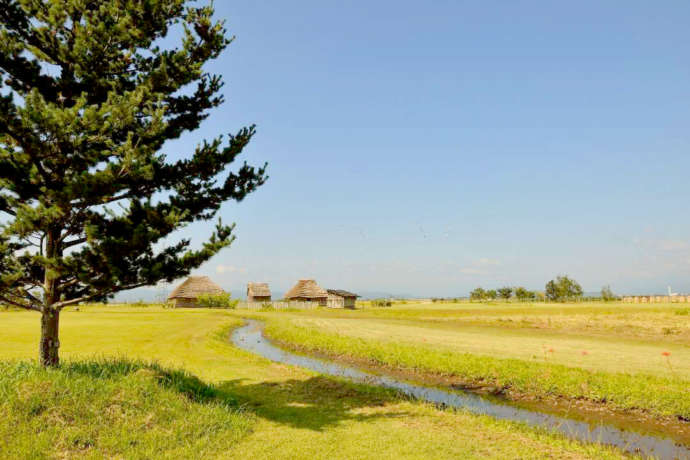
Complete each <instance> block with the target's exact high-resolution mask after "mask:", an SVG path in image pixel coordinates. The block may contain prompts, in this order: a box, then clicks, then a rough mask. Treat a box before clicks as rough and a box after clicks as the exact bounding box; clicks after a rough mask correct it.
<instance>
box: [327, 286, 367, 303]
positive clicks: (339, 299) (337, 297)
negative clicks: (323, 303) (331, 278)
mask: <svg viewBox="0 0 690 460" xmlns="http://www.w3.org/2000/svg"><path fill="white" fill-rule="evenodd" d="M326 291H327V292H328V306H329V307H332V308H355V302H356V301H357V297H359V296H358V295H357V294H353V293H352V292H348V291H343V290H342V289H327V290H326Z"/></svg>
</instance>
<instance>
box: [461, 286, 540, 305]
mask: <svg viewBox="0 0 690 460" xmlns="http://www.w3.org/2000/svg"><path fill="white" fill-rule="evenodd" d="M543 296H544V295H543V294H542V293H541V292H537V291H530V290H528V289H526V288H524V287H522V286H517V287H510V286H504V287H501V288H498V289H484V288H481V287H478V288H477V289H475V290H473V291H472V292H470V300H498V299H501V300H506V301H508V300H510V299H512V298H515V299H517V300H519V301H521V302H529V301H535V300H541V299H543Z"/></svg>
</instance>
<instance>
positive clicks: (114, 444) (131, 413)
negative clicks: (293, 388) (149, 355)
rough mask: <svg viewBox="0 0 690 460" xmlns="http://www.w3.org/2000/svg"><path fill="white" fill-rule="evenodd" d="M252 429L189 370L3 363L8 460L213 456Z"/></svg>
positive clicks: (1, 431) (0, 393)
mask: <svg viewBox="0 0 690 460" xmlns="http://www.w3.org/2000/svg"><path fill="white" fill-rule="evenodd" d="M250 426H251V417H250V416H248V415H246V414H244V413H242V412H240V411H238V409H237V405H236V403H235V402H234V400H233V399H231V398H228V397H227V396H226V395H224V394H223V393H222V392H220V391H217V390H216V389H214V388H213V387H210V386H208V385H206V384H204V383H202V382H200V381H199V380H198V379H195V378H194V377H192V376H190V375H186V374H184V373H182V372H171V371H166V370H163V369H161V368H160V367H156V366H153V367H149V366H145V365H143V364H138V363H131V362H126V361H103V360H101V361H98V362H93V361H91V362H75V363H71V364H68V365H66V366H63V367H62V368H60V369H59V370H57V371H46V370H44V369H41V368H40V367H39V366H37V365H35V364H27V363H19V364H16V363H14V364H10V363H0V453H2V458H50V457H60V458H65V457H68V458H69V457H80V458H103V457H121V458H122V457H124V458H142V459H143V458H153V457H156V458H192V457H197V456H198V457H204V458H207V457H213V456H217V455H220V454H222V453H223V452H225V451H227V450H228V449H230V448H232V446H233V445H235V444H236V443H237V442H238V441H239V440H240V439H241V438H243V437H244V436H246V435H247V433H248V430H249V428H250Z"/></svg>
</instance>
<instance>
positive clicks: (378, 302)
mask: <svg viewBox="0 0 690 460" xmlns="http://www.w3.org/2000/svg"><path fill="white" fill-rule="evenodd" d="M371 306H372V307H391V306H393V302H391V301H390V300H388V299H374V300H372V301H371Z"/></svg>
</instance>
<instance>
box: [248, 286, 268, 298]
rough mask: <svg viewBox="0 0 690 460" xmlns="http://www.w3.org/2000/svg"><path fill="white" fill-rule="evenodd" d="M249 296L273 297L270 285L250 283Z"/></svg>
mask: <svg viewBox="0 0 690 460" xmlns="http://www.w3.org/2000/svg"><path fill="white" fill-rule="evenodd" d="M247 296H252V297H271V289H270V288H269V287H268V283H249V284H248V285H247Z"/></svg>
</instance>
